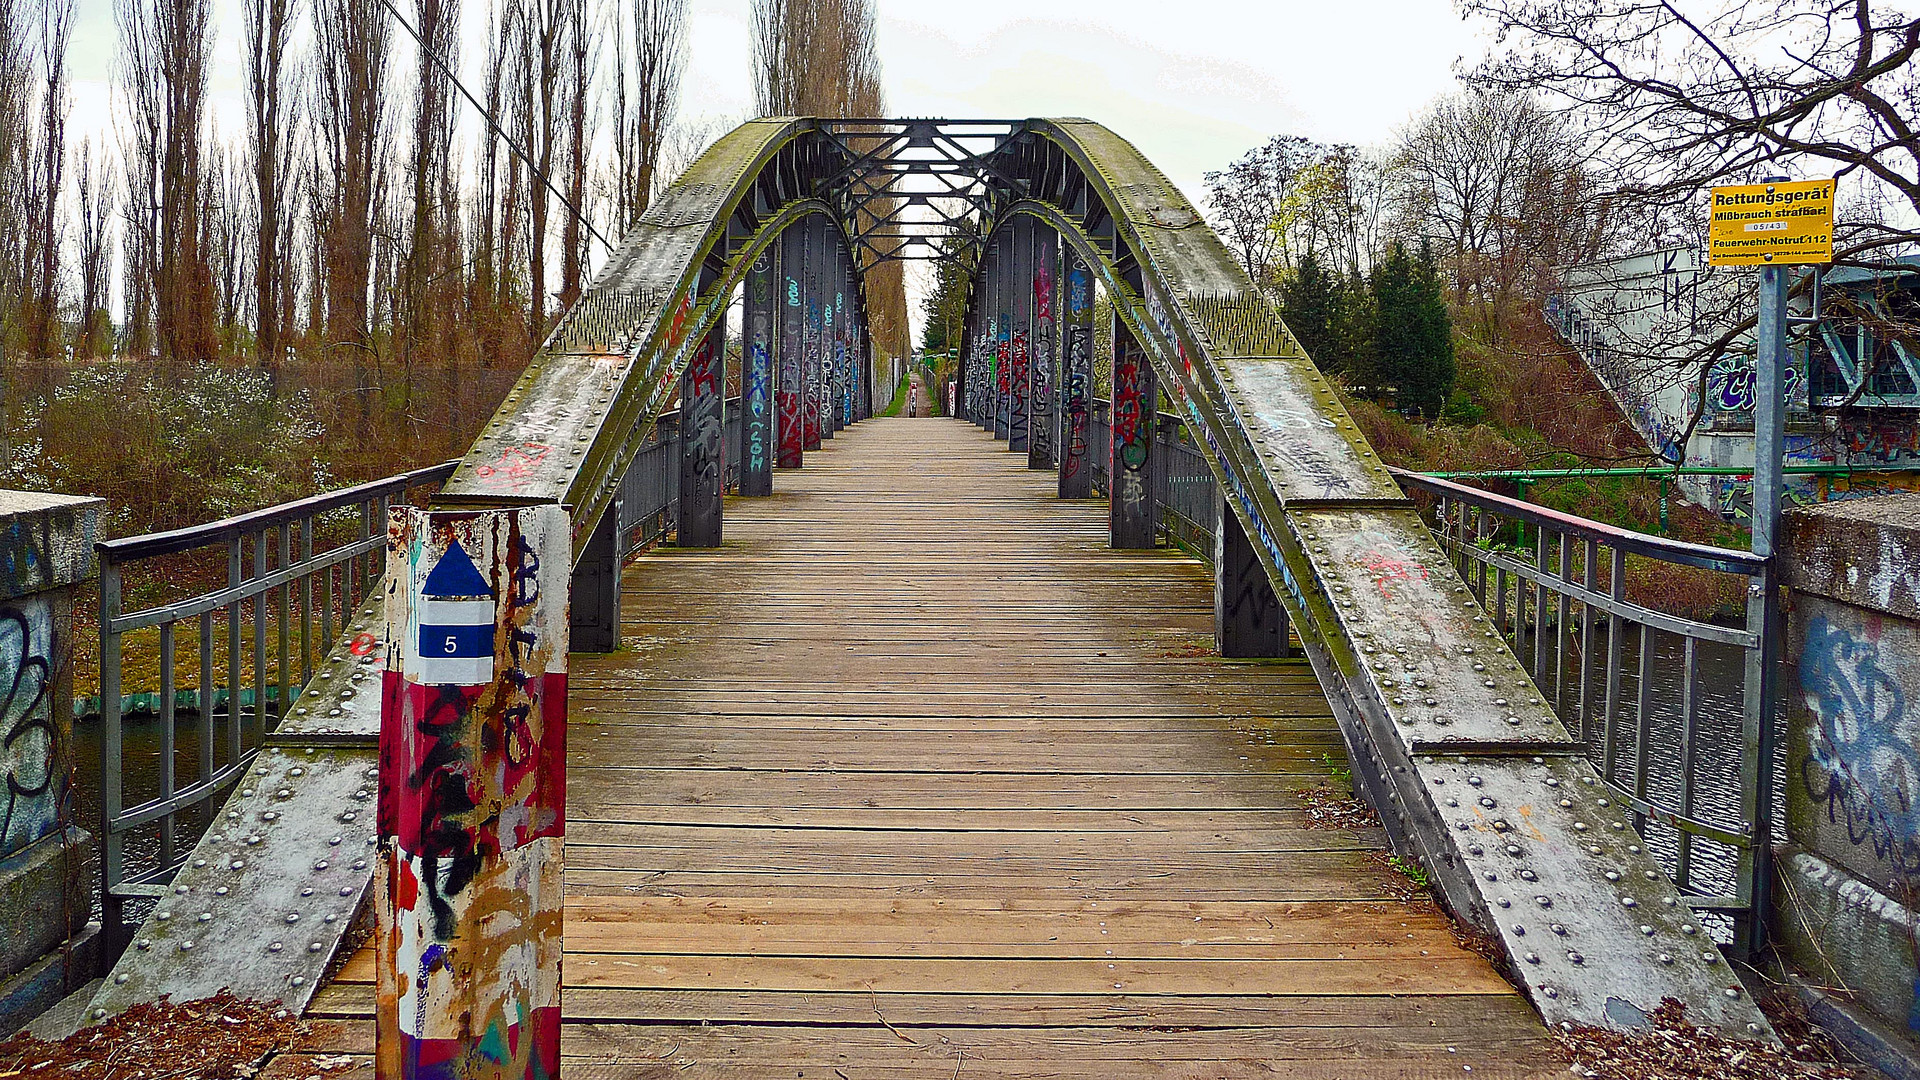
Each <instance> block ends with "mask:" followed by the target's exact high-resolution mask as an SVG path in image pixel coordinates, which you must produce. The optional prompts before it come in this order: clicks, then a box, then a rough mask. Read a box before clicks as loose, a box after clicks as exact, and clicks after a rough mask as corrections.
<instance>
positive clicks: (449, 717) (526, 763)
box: [374, 506, 572, 1080]
mask: <svg viewBox="0 0 1920 1080" xmlns="http://www.w3.org/2000/svg"><path fill="white" fill-rule="evenodd" d="M569 528H570V526H569V521H568V516H567V512H566V511H565V510H564V509H563V508H561V507H558V506H537V507H525V508H518V509H513V510H482V511H461V512H450V511H431V512H430V511H423V510H415V509H413V508H411V507H407V508H401V509H397V510H395V511H394V514H393V518H392V520H391V521H390V522H389V525H388V533H387V554H388V557H387V582H386V596H387V605H386V610H387V634H386V641H387V642H388V646H387V648H388V654H387V669H386V673H385V676H384V680H383V685H382V698H381V713H380V789H379V823H380V838H381V852H382V863H383V868H382V872H381V873H377V874H376V875H375V905H376V916H377V920H378V924H377V929H376V933H375V939H374V953H375V962H376V982H375V1006H376V1007H375V1030H376V1043H375V1050H376V1053H375V1070H376V1073H377V1074H378V1075H379V1076H380V1077H382V1078H383V1080H401V1078H408V1080H473V1078H488V1080H509V1078H511V1080H523V1078H545V1077H553V1076H555V1075H557V1073H558V1070H559V1055H560V958H561V919H562V910H563V909H562V881H561V875H562V863H563V859H562V845H563V844H564V837H565V832H566V768H565V765H566V761H565V758H566V734H567V725H566V717H567V706H566V693H567V675H566V662H567V579H568V574H569V572H570V568H571V558H570V555H571V550H572V549H571V541H570V537H569Z"/></svg>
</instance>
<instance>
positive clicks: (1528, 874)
mask: <svg viewBox="0 0 1920 1080" xmlns="http://www.w3.org/2000/svg"><path fill="white" fill-rule="evenodd" d="M1514 854H1516V855H1517V854H1519V851H1518V849H1516V850H1515V851H1514ZM1520 877H1521V878H1522V880H1525V881H1538V880H1540V875H1539V874H1536V873H1534V872H1533V871H1531V870H1522V871H1520Z"/></svg>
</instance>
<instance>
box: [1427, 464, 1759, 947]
mask: <svg viewBox="0 0 1920 1080" xmlns="http://www.w3.org/2000/svg"><path fill="white" fill-rule="evenodd" d="M1393 473H1394V476H1395V478H1396V479H1397V480H1399V482H1400V484H1401V485H1402V486H1403V487H1404V488H1406V489H1407V490H1408V491H1410V492H1418V493H1421V494H1422V495H1424V496H1430V497H1431V499H1432V502H1433V505H1432V510H1431V514H1432V517H1431V519H1430V525H1431V527H1432V528H1433V531H1434V534H1435V536H1436V537H1437V538H1438V539H1439V540H1440V542H1441V544H1442V545H1443V547H1444V548H1445V549H1446V550H1447V551H1448V552H1449V554H1450V556H1451V558H1452V560H1453V562H1454V564H1455V567H1456V569H1458V571H1459V573H1460V576H1461V577H1462V578H1463V579H1465V580H1466V582H1467V585H1468V587H1469V588H1470V589H1472V590H1473V593H1474V595H1475V596H1476V597H1477V598H1478V599H1479V601H1480V604H1481V606H1482V607H1484V608H1485V609H1486V611H1487V614H1488V616H1489V617H1490V618H1491V619H1492V620H1493V622H1494V624H1495V625H1496V626H1497V627H1498V631H1499V633H1500V634H1502V635H1503V636H1504V637H1505V639H1506V640H1507V642H1508V643H1509V644H1510V645H1511V646H1512V647H1513V650H1514V652H1515V654H1516V655H1518V657H1519V658H1520V662H1521V664H1522V665H1523V666H1525V667H1526V668H1527V670H1528V672H1529V673H1530V674H1531V675H1532V676H1533V680H1534V684H1535V685H1536V686H1538V687H1539V688H1540V691H1541V693H1542V694H1543V695H1545V696H1546V699H1547V702H1548V703H1549V704H1550V705H1552V706H1553V708H1554V710H1555V712H1556V713H1558V715H1559V716H1560V718H1561V720H1562V721H1563V722H1564V723H1565V724H1566V725H1567V727H1568V728H1569V730H1572V731H1574V732H1577V733H1578V736H1579V738H1580V740H1581V742H1582V743H1584V744H1585V745H1586V747H1587V751H1588V755H1589V757H1590V758H1591V759H1592V761H1593V763H1594V765H1595V767H1596V769H1597V770H1598V771H1599V773H1600V776H1601V779H1602V780H1603V781H1604V782H1605V783H1606V784H1607V786H1608V787H1609V788H1611V789H1612V793H1613V795H1614V796H1615V797H1617V798H1618V799H1619V800H1620V801H1621V802H1622V803H1623V804H1624V805H1626V806H1627V807H1629V808H1631V810H1632V812H1633V814H1634V823H1635V826H1636V827H1637V828H1638V829H1639V831H1640V833H1641V835H1642V837H1643V838H1644V839H1645V841H1646V843H1647V846H1648V847H1649V849H1650V850H1652V851H1653V853H1654V854H1655V855H1657V856H1659V857H1661V859H1662V861H1663V862H1664V864H1665V866H1666V869H1667V870H1668V872H1669V874H1670V875H1671V876H1672V878H1673V880H1674V883H1675V884H1676V885H1678V886H1679V887H1680V890H1681V891H1682V892H1683V893H1686V894H1689V902H1690V903H1691V904H1692V905H1693V906H1694V907H1695V908H1697V909H1711V910H1718V911H1722V912H1725V913H1726V914H1728V915H1730V916H1732V917H1733V919H1734V920H1735V922H1736V928H1735V940H1736V942H1739V941H1741V940H1743V939H1744V934H1743V933H1742V931H1741V927H1740V924H1742V923H1744V922H1745V921H1746V919H1747V917H1748V916H1749V915H1750V913H1751V911H1752V908H1753V904H1754V901H1755V897H1756V895H1757V890H1759V889H1760V888H1762V887H1763V885H1764V883H1761V882H1759V881H1757V876H1758V872H1759V870H1760V869H1762V868H1763V860H1764V849H1765V845H1766V844H1767V843H1768V840H1769V838H1768V836H1767V835H1765V833H1766V832H1767V831H1768V826H1767V824H1766V823H1767V822H1769V821H1771V820H1772V813H1771V810H1772V806H1771V801H1770V800H1771V797H1772V796H1771V793H1770V792H1768V791H1765V790H1763V788H1762V778H1763V777H1764V776H1766V775H1768V774H1769V773H1770V771H1771V770H1770V766H1771V762H1770V761H1767V760H1765V758H1767V757H1770V756H1771V751H1770V750H1769V748H1770V747H1771V746H1772V745H1773V741H1772V739H1770V738H1769V737H1768V735H1769V734H1770V733H1769V732H1768V730H1766V729H1767V726H1768V725H1769V724H1770V723H1771V722H1772V721H1771V717H1772V713H1773V706H1772V702H1770V701H1767V700H1763V697H1764V691H1763V687H1764V686H1766V685H1767V682H1766V681H1765V680H1763V679H1762V678H1761V674H1762V670H1761V664H1762V659H1761V656H1762V651H1761V642H1762V639H1763V635H1765V634H1766V633H1769V632H1771V630H1772V628H1770V627H1767V626H1766V625H1765V620H1766V611H1767V605H1766V603H1765V597H1766V590H1767V589H1768V588H1769V587H1770V586H1769V584H1768V581H1769V575H1768V573H1767V564H1766V560H1764V559H1762V558H1760V557H1759V556H1756V555H1752V554H1750V553H1747V552H1743V551H1734V550H1730V549H1727V548H1718V547H1708V546H1705V545H1700V544H1689V543H1684V542H1681V541H1676V540H1669V539H1666V538H1663V537H1657V536H1649V535H1647V534H1644V533H1637V532H1632V531H1629V530H1626V529H1620V528H1616V527H1614V526H1611V525H1606V524H1604V523H1601V522H1598V521H1592V520H1589V519H1586V518H1580V517H1574V516H1572V515H1570V514H1562V513H1559V512H1557V511H1554V510H1551V509H1548V508H1546V507H1542V506H1536V505H1533V504H1530V503H1525V502H1521V501H1519V500H1517V499H1511V498H1507V497H1505V496H1501V495H1496V494H1493V493H1490V492H1486V491H1482V490H1479V489H1477V488H1471V487H1467V486H1465V485H1463V484H1458V483H1454V482H1452V481H1449V480H1441V479H1436V478H1433V477H1429V476H1423V475H1420V474H1418V473H1411V472H1406V471H1403V470H1399V469H1395V470H1393ZM1674 568H1688V569H1685V570H1676V569H1674ZM1687 574H1693V575H1698V577H1697V579H1696V580H1695V581H1694V582H1693V584H1694V586H1695V587H1696V591H1697V592H1698V593H1699V594H1700V595H1702V596H1713V595H1716V594H1717V595H1728V596H1732V595H1736V594H1737V595H1738V596H1739V597H1740V598H1742V600H1743V601H1744V606H1745V615H1744V618H1742V619H1740V620H1739V621H1738V622H1737V623H1736V624H1735V625H1731V626H1728V625H1721V624H1719V623H1715V622H1710V621H1705V620H1702V619H1694V618H1684V617H1681V616H1679V615H1675V614H1671V613H1669V612H1668V611H1664V610H1661V608H1660V607H1659V606H1655V604H1654V603H1652V602H1650V601H1649V600H1648V599H1647V598H1646V597H1645V596H1640V595H1636V592H1639V593H1645V592H1649V591H1652V590H1655V589H1659V588H1662V587H1663V586H1662V584H1661V582H1662V581H1664V582H1667V583H1669V584H1667V585H1666V586H1665V587H1667V588H1669V589H1670V588H1671V583H1674V582H1677V581H1679V580H1681V579H1682V578H1683V576H1684V575H1687ZM1636 576H1638V577H1641V578H1643V579H1646V581H1647V583H1646V584H1645V585H1643V586H1642V587H1641V588H1640V589H1639V590H1635V589H1633V588H1631V587H1630V586H1631V585H1632V583H1633V581H1634V579H1635V578H1636ZM1726 576H1730V577H1731V578H1732V579H1734V580H1732V581H1728V580H1727V579H1726ZM1716 578H1719V579H1720V580H1718V581H1716V580H1714V579H1716ZM1668 606H1677V605H1668ZM1709 676H1718V677H1717V678H1714V677H1709ZM1757 864H1758V865H1757Z"/></svg>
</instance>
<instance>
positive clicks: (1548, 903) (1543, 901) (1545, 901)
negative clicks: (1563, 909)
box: [1533, 896, 1553, 908]
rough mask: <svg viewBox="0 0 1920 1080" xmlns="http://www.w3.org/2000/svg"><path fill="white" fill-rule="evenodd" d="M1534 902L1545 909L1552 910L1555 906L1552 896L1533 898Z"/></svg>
mask: <svg viewBox="0 0 1920 1080" xmlns="http://www.w3.org/2000/svg"><path fill="white" fill-rule="evenodd" d="M1533 902H1534V903H1536V904H1539V905H1540V906H1541V907H1543V908H1550V907H1552V906H1553V898H1552V897H1550V896H1536V897H1534V898H1533Z"/></svg>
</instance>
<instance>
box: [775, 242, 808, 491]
mask: <svg viewBox="0 0 1920 1080" xmlns="http://www.w3.org/2000/svg"><path fill="white" fill-rule="evenodd" d="M787 250H789V251H791V250H793V249H792V248H791V247H789V248H788V249H787ZM804 321H805V316H804V313H803V311H802V309H801V307H800V280H799V279H798V278H795V277H788V278H787V289H786V306H785V307H784V308H782V309H781V312H780V378H779V380H778V382H779V388H778V389H777V390H775V391H774V393H775V395H776V400H777V405H776V411H777V412H778V413H779V415H780V423H779V439H780V450H779V465H780V467H781V468H783V469H797V468H799V467H800V462H801V457H802V450H803V449H804V447H805V445H806V431H805V429H804V428H803V427H802V422H801V418H800V410H801V405H800V398H801V392H800V387H801V385H802V381H803V377H804V376H803V372H804V368H803V366H802V361H801V349H802V346H801V344H800V340H801V337H802V333H803V323H804Z"/></svg>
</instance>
